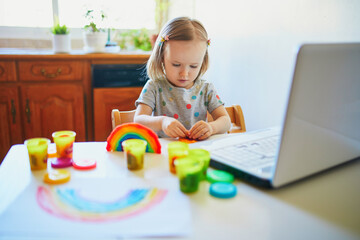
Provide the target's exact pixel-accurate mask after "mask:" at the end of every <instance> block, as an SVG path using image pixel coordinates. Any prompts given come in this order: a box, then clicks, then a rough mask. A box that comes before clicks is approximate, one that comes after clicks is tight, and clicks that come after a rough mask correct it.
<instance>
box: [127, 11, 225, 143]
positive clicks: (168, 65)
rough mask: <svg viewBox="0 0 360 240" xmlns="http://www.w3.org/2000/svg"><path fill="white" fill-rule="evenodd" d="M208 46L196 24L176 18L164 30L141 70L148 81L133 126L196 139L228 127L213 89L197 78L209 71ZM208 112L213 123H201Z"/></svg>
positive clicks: (160, 133) (209, 84)
mask: <svg viewBox="0 0 360 240" xmlns="http://www.w3.org/2000/svg"><path fill="white" fill-rule="evenodd" d="M209 44H210V41H209V39H208V36H207V32H206V30H205V28H204V27H203V25H202V24H201V23H200V22H199V21H197V20H192V19H189V18H186V17H180V18H175V19H173V20H171V21H169V22H168V23H167V24H166V25H165V26H164V27H163V29H162V30H161V32H160V34H159V36H158V38H157V40H156V42H155V46H154V49H153V52H152V53H151V56H150V58H149V61H148V63H147V66H146V67H147V74H148V76H149V77H150V80H149V81H148V82H147V83H146V84H145V86H144V88H143V90H142V92H141V94H140V97H139V99H138V100H136V103H135V105H136V113H135V117H134V121H135V122H137V123H140V124H143V125H145V126H148V127H150V128H151V129H153V130H154V131H156V132H157V134H158V135H159V137H166V136H168V137H173V138H176V137H181V138H184V137H188V138H190V139H197V140H204V139H206V138H208V137H210V136H211V135H213V134H216V133H225V132H227V131H228V130H229V129H230V124H231V123H230V118H229V116H228V114H227V112H226V110H225V107H224V103H223V102H222V101H221V100H220V98H219V96H218V95H217V93H216V90H215V88H214V86H213V85H212V84H211V83H208V82H205V81H204V80H203V79H201V76H202V75H203V74H204V73H205V72H206V70H207V69H208V64H209V57H208V49H207V48H208V45H209ZM207 111H208V112H209V113H210V114H211V116H212V117H213V119H214V121H213V122H209V123H208V122H206V113H207Z"/></svg>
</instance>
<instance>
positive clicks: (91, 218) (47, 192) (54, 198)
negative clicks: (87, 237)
mask: <svg viewBox="0 0 360 240" xmlns="http://www.w3.org/2000/svg"><path fill="white" fill-rule="evenodd" d="M167 193H168V191H167V190H162V189H158V188H142V189H131V190H129V191H128V192H127V193H126V194H125V195H123V196H121V197H120V198H119V199H116V200H111V201H99V200H92V199H89V198H86V197H84V196H82V195H81V192H80V191H78V190H76V189H73V188H55V187H51V188H50V187H44V186H40V187H38V189H37V194H36V198H37V202H38V204H39V206H40V207H41V208H42V209H43V210H44V211H46V212H48V213H49V214H51V215H54V216H57V217H60V218H64V219H68V220H73V221H85V222H107V221H118V220H123V219H126V218H129V217H133V216H136V215H138V214H141V213H143V212H146V211H148V210H150V209H151V208H152V207H154V206H156V205H157V204H159V203H161V202H162V200H163V199H164V198H165V196H166V195H167Z"/></svg>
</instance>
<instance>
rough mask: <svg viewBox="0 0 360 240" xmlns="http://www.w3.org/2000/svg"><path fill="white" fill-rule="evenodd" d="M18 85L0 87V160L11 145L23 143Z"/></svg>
mask: <svg viewBox="0 0 360 240" xmlns="http://www.w3.org/2000/svg"><path fill="white" fill-rule="evenodd" d="M19 110H20V107H19V94H18V89H17V87H15V86H14V87H1V88H0V162H1V161H2V160H3V159H4V157H5V155H6V153H7V152H8V151H9V149H10V147H11V145H13V144H18V143H23V141H22V140H23V138H22V131H21V123H20V121H21V117H20V111H19Z"/></svg>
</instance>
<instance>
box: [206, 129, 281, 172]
mask: <svg viewBox="0 0 360 240" xmlns="http://www.w3.org/2000/svg"><path fill="white" fill-rule="evenodd" d="M279 140H280V136H279V135H276V136H269V137H266V138H261V139H258V140H253V141H250V142H245V143H240V144H234V145H231V146H226V147H222V148H218V149H212V151H211V155H212V157H215V158H216V159H221V162H223V163H226V162H228V163H231V164H232V165H235V166H238V167H241V168H248V169H249V168H250V169H253V168H261V167H266V166H269V165H271V164H273V163H274V162H275V155H276V150H277V148H278V145H279Z"/></svg>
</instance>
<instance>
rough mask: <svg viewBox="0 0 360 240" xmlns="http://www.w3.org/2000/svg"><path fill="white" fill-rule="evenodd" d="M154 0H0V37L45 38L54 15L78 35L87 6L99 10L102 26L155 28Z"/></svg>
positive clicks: (54, 17) (47, 35)
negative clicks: (103, 16)
mask: <svg viewBox="0 0 360 240" xmlns="http://www.w3.org/2000/svg"><path fill="white" fill-rule="evenodd" d="M155 8H156V0H102V1H99V0H52V1H50V0H32V1H21V0H11V1H9V0H0V38H45V39H49V38H50V34H49V28H50V27H52V26H53V24H54V19H59V22H60V24H61V25H63V24H66V25H67V26H68V27H69V28H71V32H72V36H73V37H75V38H81V31H80V29H81V28H83V27H84V26H85V25H86V24H87V22H86V19H85V17H84V15H85V13H86V11H87V10H89V9H94V10H102V11H103V12H104V13H105V15H106V16H107V18H106V19H105V20H104V22H103V27H106V28H115V29H139V28H147V29H149V30H154V29H155V28H156V24H155Z"/></svg>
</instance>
